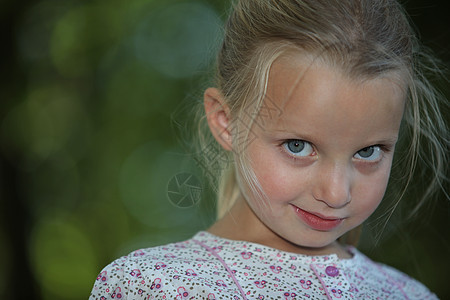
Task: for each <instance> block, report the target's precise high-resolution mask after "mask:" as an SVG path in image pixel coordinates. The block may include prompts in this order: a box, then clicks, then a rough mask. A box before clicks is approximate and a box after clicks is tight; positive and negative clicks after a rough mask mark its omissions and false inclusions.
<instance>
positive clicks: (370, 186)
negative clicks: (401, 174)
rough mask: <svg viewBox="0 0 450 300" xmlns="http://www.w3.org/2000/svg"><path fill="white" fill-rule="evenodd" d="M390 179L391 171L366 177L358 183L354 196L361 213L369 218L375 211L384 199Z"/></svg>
mask: <svg viewBox="0 0 450 300" xmlns="http://www.w3.org/2000/svg"><path fill="white" fill-rule="evenodd" d="M388 179H389V172H384V173H382V172H380V173H379V174H378V176H373V177H371V178H370V179H364V180H363V183H361V184H359V185H358V189H357V190H356V194H355V195H354V197H353V198H354V199H355V201H356V203H357V207H358V210H359V212H360V214H361V215H364V217H366V218H367V217H369V216H370V215H371V214H372V213H373V212H374V211H375V209H376V208H377V207H378V205H379V204H380V202H381V200H382V199H383V196H384V193H385V191H386V186H387V182H388Z"/></svg>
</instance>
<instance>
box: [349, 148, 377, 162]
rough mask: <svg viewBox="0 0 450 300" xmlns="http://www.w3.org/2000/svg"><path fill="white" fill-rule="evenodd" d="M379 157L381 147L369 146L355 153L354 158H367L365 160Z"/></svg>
mask: <svg viewBox="0 0 450 300" xmlns="http://www.w3.org/2000/svg"><path fill="white" fill-rule="evenodd" d="M380 157H381V148H380V147H379V146H370V147H366V148H364V149H361V150H359V151H358V152H356V154H355V158H357V159H362V160H367V161H377V160H379V159H380Z"/></svg>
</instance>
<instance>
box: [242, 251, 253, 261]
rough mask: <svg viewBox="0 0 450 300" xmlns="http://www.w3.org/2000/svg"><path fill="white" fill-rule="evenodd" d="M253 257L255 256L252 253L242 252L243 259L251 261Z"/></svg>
mask: <svg viewBox="0 0 450 300" xmlns="http://www.w3.org/2000/svg"><path fill="white" fill-rule="evenodd" d="M252 255H253V253H251V252H245V251H243V252H241V256H242V258H243V259H249V258H251V257H252Z"/></svg>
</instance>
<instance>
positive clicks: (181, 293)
mask: <svg viewBox="0 0 450 300" xmlns="http://www.w3.org/2000/svg"><path fill="white" fill-rule="evenodd" d="M177 292H178V295H177V297H176V299H183V298H187V297H189V293H188V292H187V291H186V289H185V288H184V287H183V286H180V287H179V288H178V289H177Z"/></svg>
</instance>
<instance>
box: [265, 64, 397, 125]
mask: <svg viewBox="0 0 450 300" xmlns="http://www.w3.org/2000/svg"><path fill="white" fill-rule="evenodd" d="M394 75H395V74H392V75H391V76H384V77H379V78H376V79H367V80H356V79H352V78H350V77H349V76H347V75H345V74H344V73H343V72H342V71H341V70H339V69H337V68H336V67H330V66H329V65H327V64H326V63H324V62H323V61H316V62H313V61H312V60H311V59H309V58H308V57H306V56H302V55H296V56H295V55H288V56H283V57H280V58H279V59H277V60H276V61H275V62H274V63H273V65H272V68H271V70H270V73H269V79H268V83H267V94H266V98H265V101H271V102H273V103H274V104H276V105H277V106H278V107H279V108H280V110H281V111H282V113H281V116H280V117H279V118H277V119H276V120H274V122H271V123H268V124H267V125H268V126H269V128H268V129H274V128H276V129H289V130H290V129H295V128H298V127H301V128H302V129H303V128H305V127H307V126H308V125H307V124H306V123H308V124H314V125H312V126H313V127H316V128H320V129H324V130H327V131H330V132H336V133H337V131H339V130H342V131H343V130H346V132H349V131H353V130H356V129H355V128H358V130H359V131H358V132H359V133H362V129H361V127H367V130H372V131H373V129H374V128H376V127H378V128H379V129H380V130H381V129H383V128H385V129H386V130H388V131H389V130H390V131H392V132H394V131H396V130H398V127H399V124H400V120H401V117H402V114H403V107H404V102H405V101H404V98H405V95H404V92H403V87H402V86H401V84H399V80H396V77H395V76H394ZM270 127H273V128H270Z"/></svg>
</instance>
